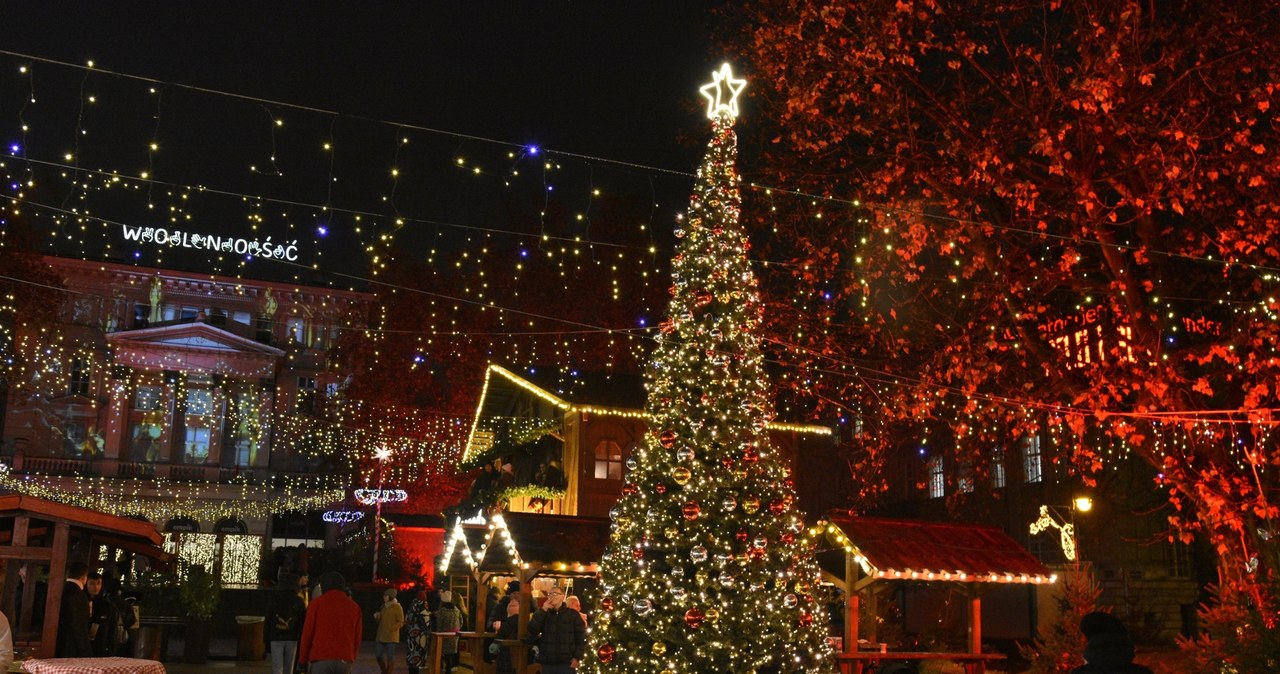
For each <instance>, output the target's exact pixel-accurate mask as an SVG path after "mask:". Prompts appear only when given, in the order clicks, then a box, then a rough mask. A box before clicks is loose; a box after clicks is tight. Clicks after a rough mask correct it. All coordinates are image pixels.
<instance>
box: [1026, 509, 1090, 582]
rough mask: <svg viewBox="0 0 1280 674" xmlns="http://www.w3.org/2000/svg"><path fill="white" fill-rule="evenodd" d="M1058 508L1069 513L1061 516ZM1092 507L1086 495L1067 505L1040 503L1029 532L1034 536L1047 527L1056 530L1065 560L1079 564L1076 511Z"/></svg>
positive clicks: (1084, 510) (1086, 510)
mask: <svg viewBox="0 0 1280 674" xmlns="http://www.w3.org/2000/svg"><path fill="white" fill-rule="evenodd" d="M1059 508H1062V509H1066V510H1068V512H1069V513H1070V514H1069V515H1068V516H1067V517H1063V515H1062V513H1061V512H1060V511H1059ZM1092 509H1093V499H1091V498H1089V497H1088V496H1080V497H1078V498H1076V499H1075V500H1074V501H1072V503H1071V505H1069V506H1055V505H1042V506H1040V517H1039V519H1037V520H1036V521H1034V522H1032V523H1031V534H1032V535H1033V536H1034V535H1035V534H1038V533H1040V532H1042V531H1045V530H1047V529H1057V530H1058V540H1059V544H1060V545H1061V546H1062V555H1063V556H1064V557H1066V558H1067V561H1069V562H1073V563H1075V565H1076V566H1077V567H1078V566H1080V554H1079V550H1078V543H1079V541H1078V539H1077V538H1076V518H1075V513H1077V512H1082V513H1085V512H1089V511H1090V510H1092Z"/></svg>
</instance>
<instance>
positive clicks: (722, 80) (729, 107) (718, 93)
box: [698, 63, 747, 119]
mask: <svg viewBox="0 0 1280 674" xmlns="http://www.w3.org/2000/svg"><path fill="white" fill-rule="evenodd" d="M746 86H747V81H746V80H735V79H734V78H733V70H732V69H730V68H729V64H728V63H726V64H724V65H722V66H720V70H717V71H714V72H712V73H711V83H710V84H705V85H703V86H702V88H701V89H698V91H699V92H701V93H702V97H703V98H705V99H707V119H715V118H716V117H718V116H720V114H721V113H726V112H727V113H728V114H729V117H730V118H734V117H737V116H738V94H740V93H742V90H743V89H745V88H746Z"/></svg>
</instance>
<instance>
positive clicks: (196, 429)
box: [183, 426, 211, 463]
mask: <svg viewBox="0 0 1280 674" xmlns="http://www.w3.org/2000/svg"><path fill="white" fill-rule="evenodd" d="M210 433H211V430H210V429H209V428H205V427H203V426H188V427H187V437H186V439H185V444H186V448H187V451H186V453H185V455H184V456H183V458H184V459H185V460H186V462H187V463H204V462H205V461H206V460H207V459H208V458H209V437H210Z"/></svg>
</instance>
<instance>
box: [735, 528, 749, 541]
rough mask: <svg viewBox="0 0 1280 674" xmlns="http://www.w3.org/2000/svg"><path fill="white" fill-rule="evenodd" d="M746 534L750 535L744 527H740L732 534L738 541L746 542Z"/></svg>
mask: <svg viewBox="0 0 1280 674" xmlns="http://www.w3.org/2000/svg"><path fill="white" fill-rule="evenodd" d="M748 536H750V534H748V533H747V530H746V529H740V530H739V531H738V533H736V534H734V535H733V538H734V540H736V541H738V542H739V543H746V542H747V538H748Z"/></svg>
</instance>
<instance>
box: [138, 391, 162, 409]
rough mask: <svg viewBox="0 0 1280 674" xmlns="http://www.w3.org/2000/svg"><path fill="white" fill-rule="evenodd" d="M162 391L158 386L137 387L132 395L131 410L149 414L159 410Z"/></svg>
mask: <svg viewBox="0 0 1280 674" xmlns="http://www.w3.org/2000/svg"><path fill="white" fill-rule="evenodd" d="M162 394H163V391H162V390H161V389H160V387H159V386H139V387H138V390H137V391H135V392H134V394H133V409H135V410H138V411H140V412H150V411H152V410H158V409H160V397H161V395H162Z"/></svg>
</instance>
